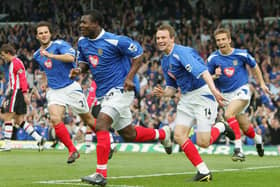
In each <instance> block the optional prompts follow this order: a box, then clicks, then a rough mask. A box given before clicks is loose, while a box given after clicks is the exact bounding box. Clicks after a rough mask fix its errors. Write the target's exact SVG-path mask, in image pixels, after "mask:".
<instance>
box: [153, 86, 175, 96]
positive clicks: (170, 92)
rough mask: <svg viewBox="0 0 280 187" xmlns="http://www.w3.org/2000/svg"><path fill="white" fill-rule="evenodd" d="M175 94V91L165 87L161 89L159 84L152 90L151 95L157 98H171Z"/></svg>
mask: <svg viewBox="0 0 280 187" xmlns="http://www.w3.org/2000/svg"><path fill="white" fill-rule="evenodd" d="M175 93H176V89H175V88H172V87H170V86H167V87H166V88H165V89H163V88H162V87H161V86H160V85H159V84H158V85H157V86H156V87H155V88H154V89H153V94H154V95H156V96H157V97H171V96H173V95H174V94H175Z"/></svg>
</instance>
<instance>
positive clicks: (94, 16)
mask: <svg viewBox="0 0 280 187" xmlns="http://www.w3.org/2000/svg"><path fill="white" fill-rule="evenodd" d="M83 15H84V16H86V15H89V16H90V21H91V22H98V24H99V25H100V26H102V25H103V22H104V17H103V15H102V13H101V12H100V11H98V10H96V9H93V10H87V11H85V12H84V14H83Z"/></svg>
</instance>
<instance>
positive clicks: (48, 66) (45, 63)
mask: <svg viewBox="0 0 280 187" xmlns="http://www.w3.org/2000/svg"><path fill="white" fill-rule="evenodd" d="M44 65H45V67H46V68H47V69H52V65H53V63H52V61H51V59H48V60H46V61H45V62H44Z"/></svg>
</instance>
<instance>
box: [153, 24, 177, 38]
mask: <svg viewBox="0 0 280 187" xmlns="http://www.w3.org/2000/svg"><path fill="white" fill-rule="evenodd" d="M162 30H167V31H168V32H169V36H170V38H175V36H176V32H175V29H174V28H173V27H172V26H171V25H169V24H163V25H160V26H159V27H158V28H157V31H162Z"/></svg>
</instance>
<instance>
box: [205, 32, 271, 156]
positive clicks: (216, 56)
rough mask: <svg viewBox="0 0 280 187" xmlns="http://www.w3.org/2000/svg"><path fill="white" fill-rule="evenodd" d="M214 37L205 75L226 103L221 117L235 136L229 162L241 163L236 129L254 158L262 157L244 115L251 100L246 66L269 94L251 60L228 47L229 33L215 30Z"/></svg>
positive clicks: (259, 140)
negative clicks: (252, 146)
mask: <svg viewBox="0 0 280 187" xmlns="http://www.w3.org/2000/svg"><path fill="white" fill-rule="evenodd" d="M214 36H215V39H216V43H217V46H218V48H219V50H217V51H215V52H213V53H212V54H211V55H210V56H209V57H208V59H207V61H208V62H207V64H208V69H209V72H210V73H211V74H213V78H214V80H215V83H216V86H217V88H218V89H219V90H220V91H221V92H222V94H223V96H224V97H225V98H226V99H227V100H228V101H229V102H228V104H227V105H226V106H225V114H224V117H225V119H226V120H227V122H228V124H229V125H230V127H231V128H232V129H233V131H234V133H235V141H234V142H235V149H234V153H233V155H232V160H233V161H237V160H240V161H244V160H245V155H244V154H243V150H242V143H241V133H240V128H241V129H242V131H243V133H244V134H245V135H246V136H248V137H249V138H253V139H254V140H255V142H256V148H257V152H258V155H259V156H261V157H262V156H263V155H264V148H263V142H262V137H261V136H260V135H258V134H256V133H255V131H254V128H253V125H251V124H250V121H249V119H248V117H247V116H246V114H245V110H246V109H247V107H248V106H249V102H250V98H251V92H250V89H249V83H248V72H247V69H246V64H247V65H249V66H250V67H251V69H252V70H253V72H254V74H255V75H256V77H257V79H258V81H259V84H260V86H261V88H262V90H263V91H264V92H265V93H267V94H270V92H269V90H268V88H267V87H266V85H265V82H264V80H263V77H262V73H261V71H260V68H259V66H258V64H257V63H256V61H255V59H254V58H253V57H252V56H251V55H250V54H249V53H248V52H247V50H243V49H235V48H232V47H231V45H230V44H231V36H230V31H229V30H227V29H224V28H218V29H217V30H216V31H215V32H214ZM239 127H240V128H239Z"/></svg>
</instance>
